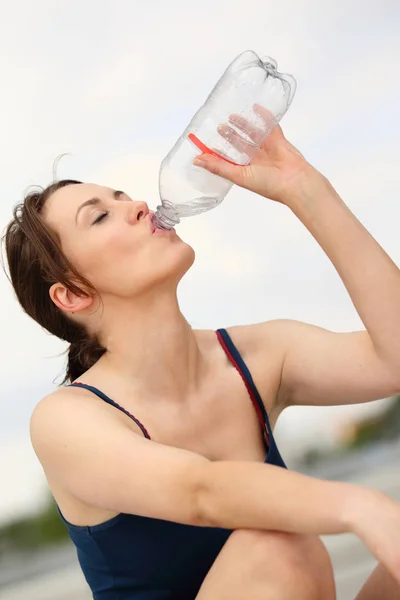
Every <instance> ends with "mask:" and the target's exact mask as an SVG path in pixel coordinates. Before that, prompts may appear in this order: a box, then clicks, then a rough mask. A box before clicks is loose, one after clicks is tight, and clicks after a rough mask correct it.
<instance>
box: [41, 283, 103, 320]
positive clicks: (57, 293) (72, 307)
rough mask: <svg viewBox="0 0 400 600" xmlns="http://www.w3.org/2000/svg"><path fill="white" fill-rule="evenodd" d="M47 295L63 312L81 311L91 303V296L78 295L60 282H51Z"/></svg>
mask: <svg viewBox="0 0 400 600" xmlns="http://www.w3.org/2000/svg"><path fill="white" fill-rule="evenodd" d="M49 295H50V298H51V299H52V301H53V302H54V304H55V305H56V306H57V307H58V308H59V309H60V310H62V311H64V312H69V313H77V312H81V311H82V310H85V309H86V308H89V306H91V305H92V304H93V296H78V295H77V294H74V292H71V291H70V290H68V289H67V288H66V287H65V285H63V284H62V283H53V285H52V286H51V288H50V290H49Z"/></svg>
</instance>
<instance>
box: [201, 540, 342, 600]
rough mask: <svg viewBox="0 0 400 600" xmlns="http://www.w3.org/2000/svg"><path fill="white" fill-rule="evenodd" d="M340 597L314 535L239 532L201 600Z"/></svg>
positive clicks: (324, 599)
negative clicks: (337, 594) (337, 595)
mask: <svg viewBox="0 0 400 600" xmlns="http://www.w3.org/2000/svg"><path fill="white" fill-rule="evenodd" d="M294 598H296V600H334V599H335V598H336V593H335V583H334V579H333V572H332V565H331V561H330V558H329V555H328V553H327V551H326V549H325V546H324V545H323V543H322V542H321V540H319V539H318V538H316V537H314V536H303V535H297V534H286V533H281V532H272V531H256V530H244V529H243V530H242V529H241V530H237V531H234V532H233V533H232V534H231V536H230V537H229V539H228V541H227V542H226V544H225V545H224V547H223V549H222V550H221V552H220V554H219V555H218V557H217V559H216V560H215V562H214V564H213V566H212V568H211V569H210V571H209V573H208V575H207V577H206V578H205V580H204V582H203V585H202V586H201V588H200V591H199V593H198V595H197V597H196V600H228V599H229V600H239V599H240V600H243V599H246V600H270V599H271V600H272V599H273V600H293V599H294Z"/></svg>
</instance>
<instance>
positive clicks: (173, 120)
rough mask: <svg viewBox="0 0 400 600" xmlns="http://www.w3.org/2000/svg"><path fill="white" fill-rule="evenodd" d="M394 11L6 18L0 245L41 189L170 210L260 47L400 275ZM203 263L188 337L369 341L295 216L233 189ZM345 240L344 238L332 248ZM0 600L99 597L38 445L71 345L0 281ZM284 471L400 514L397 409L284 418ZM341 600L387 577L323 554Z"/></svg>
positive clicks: (147, 10) (245, 10) (282, 2)
mask: <svg viewBox="0 0 400 600" xmlns="http://www.w3.org/2000/svg"><path fill="white" fill-rule="evenodd" d="M399 30H400V3H399V2H398V0H352V1H351V2H350V1H349V0H325V1H324V2H320V1H318V0H279V2H278V1H277V0H275V1H274V2H270V1H268V0H252V2H250V3H247V4H246V3H243V2H239V1H237V0H229V2H227V1H225V0H203V1H202V2H196V3H194V2H184V1H183V0H170V1H169V2H162V1H161V0H158V1H157V0H146V2H144V1H143V0H142V1H139V0H113V1H111V0H97V1H94V0H91V1H90V0H79V1H78V0H36V1H35V2H32V1H31V0H13V2H12V3H11V2H7V1H5V0H0V78H1V94H0V161H1V178H0V199H1V200H0V228H1V230H3V229H4V227H5V226H6V224H7V222H8V220H9V219H10V217H11V210H12V207H13V205H14V204H15V203H16V202H18V201H20V200H22V198H23V194H24V192H25V191H26V190H27V188H28V187H29V186H31V185H35V184H40V185H47V184H48V183H49V182H50V181H51V180H52V178H53V163H54V161H55V159H56V158H57V156H59V155H60V154H62V153H68V156H66V157H65V158H64V159H63V160H62V161H61V162H60V164H59V166H58V168H57V176H58V177H59V178H63V177H71V178H74V179H82V180H84V181H93V182H96V183H100V184H103V185H109V186H111V187H115V188H117V189H123V190H125V191H126V192H127V193H128V194H129V195H130V196H131V197H133V198H135V199H144V200H146V201H147V202H148V203H149V205H150V207H151V208H153V209H154V208H155V207H156V205H157V203H158V187H157V184H158V181H157V178H158V169H159V165H160V162H161V160H162V158H163V157H164V156H165V155H166V154H167V152H168V151H169V149H170V148H171V147H172V145H173V144H174V143H175V141H176V139H177V137H178V136H179V135H180V134H181V132H182V131H183V130H184V128H185V127H186V125H187V124H188V122H189V120H190V118H191V117H192V115H193V113H194V112H195V111H196V110H197V109H198V108H199V106H200V105H201V104H202V103H203V101H204V100H205V98H206V97H207V95H208V93H209V92H210V90H211V89H212V87H213V86H214V84H215V83H216V81H217V79H218V78H219V77H220V76H221V74H222V72H223V71H224V70H225V68H226V67H227V65H228V64H229V62H230V61H231V60H232V59H233V58H234V57H235V56H236V55H237V54H239V53H240V52H242V51H243V50H246V49H253V50H255V51H256V52H257V53H258V54H259V55H261V56H263V55H270V56H272V57H274V58H275V59H276V60H277V61H278V68H279V70H281V71H284V72H285V71H286V72H289V73H292V74H293V75H294V76H295V78H296V79H297V82H298V89H297V93H296V96H295V99H294V102H293V104H292V106H291V108H290V110H289V112H288V114H287V115H286V116H285V117H284V120H283V122H282V126H283V129H284V132H285V134H286V136H287V137H288V138H289V140H290V141H291V142H292V143H294V144H295V145H296V146H298V147H299V149H300V150H301V152H302V153H303V154H305V156H306V157H307V158H308V160H309V161H310V162H311V163H313V164H314V165H315V166H316V167H317V168H318V169H319V170H320V171H322V172H323V173H324V174H325V175H326V176H327V177H328V178H329V179H330V181H331V182H332V183H333V185H334V186H335V187H336V189H337V190H338V192H339V193H340V194H341V196H342V197H343V198H344V199H345V201H346V202H347V204H348V205H349V207H350V208H351V210H353V212H354V213H355V214H356V215H357V217H358V218H359V219H360V220H361V221H362V223H363V224H364V225H365V226H366V227H367V228H368V229H369V231H370V232H371V233H372V234H373V236H374V237H375V238H376V239H377V240H378V241H379V243H380V244H381V245H382V246H383V247H384V248H385V250H386V251H387V252H388V253H389V254H390V256H391V257H392V258H393V259H394V261H395V262H396V263H397V264H400V242H399V217H400V168H399V164H400V116H399V106H400V78H399V76H398V72H399V65H400V36H399ZM179 234H180V236H181V237H183V239H186V240H187V241H188V242H189V243H191V244H192V245H193V246H194V248H195V250H196V253H197V261H196V263H195V266H194V267H193V268H192V270H191V271H190V273H189V274H188V275H187V276H186V278H185V280H184V282H183V283H182V285H181V288H180V300H181V304H182V309H183V312H184V313H185V314H186V315H187V318H188V320H189V322H190V323H191V324H192V326H193V327H195V328H203V327H204V328H217V327H224V326H229V325H234V324H241V323H250V322H257V321H264V320H269V319H274V318H282V317H283V318H292V319H298V320H302V321H306V322H309V323H313V324H316V325H319V326H322V327H326V328H328V329H332V330H335V331H350V330H357V329H359V328H361V327H362V324H361V322H360V320H359V318H358V316H357V314H356V313H355V310H354V308H353V306H352V303H351V301H350V299H349V298H348V296H347V293H346V291H345V289H344V287H343V285H342V283H341V281H340V279H339V277H338V275H337V274H336V272H335V270H334V268H333V267H332V265H331V263H330V262H329V260H328V259H327V258H326V257H325V256H324V254H323V252H322V251H321V249H320V248H319V247H318V245H317V244H316V243H315V241H314V240H313V238H312V237H311V236H310V234H309V233H308V232H307V231H306V230H305V229H304V228H303V226H302V225H301V224H300V223H299V222H297V221H296V219H295V217H294V216H293V215H291V214H290V213H289V211H288V210H287V209H285V207H283V206H280V205H276V204H274V203H272V202H270V201H268V200H266V199H264V198H259V197H256V196H254V195H252V194H250V193H248V192H245V191H243V190H241V189H233V190H232V191H231V192H230V193H229V196H228V197H227V199H226V200H225V201H224V202H223V203H222V205H221V206H220V207H218V208H217V209H216V210H213V211H212V212H209V213H206V214H204V215H201V216H198V217H196V218H192V219H186V220H183V222H182V223H181V224H180V225H179ZM338 235H340V232H338ZM0 297H1V311H0V331H1V345H0V386H1V398H2V403H1V408H2V412H1V418H0V481H1V494H0V599H1V600H14V599H17V598H18V599H19V598H29V599H30V600H50V599H51V600H66V599H67V598H68V599H71V598H74V599H76V600H84V599H87V598H89V597H90V595H89V593H88V591H87V588H86V584H85V583H84V581H83V577H82V575H81V573H80V571H79V568H78V565H77V561H76V557H75V554H74V550H73V548H72V547H71V545H70V543H69V541H68V539H67V538H66V530H65V528H64V526H63V525H62V523H61V522H60V521H59V519H58V516H57V514H56V511H55V507H54V504H53V503H52V501H51V498H50V496H49V493H48V490H47V486H46V482H45V479H44V477H43V474H42V471H41V468H40V465H39V463H38V462H37V459H36V457H35V455H34V453H33V451H32V449H31V446H30V441H29V418H30V415H31V412H32V410H33V408H34V406H35V404H36V403H37V402H38V401H39V400H40V399H41V397H43V396H44V395H45V394H47V393H49V392H50V391H52V390H53V389H55V387H56V386H57V385H58V384H59V383H60V381H61V379H62V373H63V369H64V365H65V355H64V352H65V346H64V344H63V343H61V342H60V341H59V340H56V339H53V338H52V337H51V336H50V335H48V334H47V333H46V332H44V331H42V330H41V329H40V328H39V327H38V325H36V324H35V323H34V322H33V321H31V320H29V318H28V317H26V316H25V315H24V314H23V313H22V311H21V309H20V308H19V306H18V304H17V302H16V300H15V299H14V296H13V293H12V290H11V287H10V285H9V283H8V281H7V279H6V277H5V276H4V275H3V274H1V276H0ZM277 437H278V441H279V442H280V445H281V447H282V454H283V456H284V457H285V459H286V460H287V463H288V465H289V466H290V467H291V468H293V469H296V470H299V471H303V472H307V473H312V474H315V475H317V476H321V477H326V478H331V479H343V480H345V479H346V480H351V481H357V482H360V483H365V484H367V485H371V486H373V487H376V488H379V489H381V490H383V491H385V492H386V493H388V494H390V495H391V496H392V497H395V498H397V499H399V500H400V480H399V479H400V478H399V475H398V464H399V458H400V399H399V398H389V399H383V400H380V401H378V402H375V403H371V404H369V405H363V406H347V407H334V408H307V407H301V408H291V409H289V410H287V411H286V413H285V414H284V415H283V417H282V418H281V420H280V422H279V424H278V427H277ZM325 541H326V543H327V546H328V549H329V552H330V553H331V556H332V559H333V563H334V568H335V576H336V580H337V586H338V592H339V596H338V597H339V600H351V599H352V598H354V597H355V595H356V592H357V590H358V589H359V588H360V586H361V585H362V582H363V581H364V580H365V578H366V577H367V576H368V574H369V573H370V572H371V570H372V569H373V567H374V564H375V563H374V560H373V558H372V557H371V556H370V555H369V554H368V552H367V551H366V550H365V549H364V548H363V547H362V546H361V544H359V543H358V542H357V541H356V540H355V539H353V538H352V537H351V536H339V537H335V538H333V537H331V538H328V539H326V540H325Z"/></svg>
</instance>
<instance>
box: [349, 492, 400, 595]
mask: <svg viewBox="0 0 400 600" xmlns="http://www.w3.org/2000/svg"><path fill="white" fill-rule="evenodd" d="M365 492H366V494H365V497H364V499H362V500H361V502H360V504H359V506H358V507H356V506H355V507H354V509H355V511H356V512H355V516H354V518H352V519H351V523H350V531H351V532H352V533H354V534H355V535H357V536H358V537H359V538H360V539H361V541H363V542H364V544H365V545H366V546H367V547H368V548H369V550H370V551H371V552H372V554H373V555H374V556H375V557H376V558H377V559H378V560H379V561H380V562H381V563H383V564H384V565H385V567H386V568H387V569H388V571H389V572H390V573H391V574H392V576H393V577H394V578H395V579H396V581H397V582H398V583H399V585H400V503H399V502H396V501H395V500H392V499H391V498H389V497H388V496H385V495H384V494H382V493H381V492H378V491H375V490H365Z"/></svg>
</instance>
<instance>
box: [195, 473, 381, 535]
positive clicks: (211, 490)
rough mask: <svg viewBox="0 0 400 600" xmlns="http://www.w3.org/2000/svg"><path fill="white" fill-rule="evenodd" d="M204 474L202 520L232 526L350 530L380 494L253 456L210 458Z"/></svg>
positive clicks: (315, 531) (327, 531) (326, 531)
mask: <svg viewBox="0 0 400 600" xmlns="http://www.w3.org/2000/svg"><path fill="white" fill-rule="evenodd" d="M201 479H202V480H201V483H200V484H199V501H198V502H199V514H200V518H201V521H202V523H203V524H205V525H208V526H215V527H224V528H227V529H243V528H245V529H264V530H268V529H272V530H279V531H285V532H295V533H305V534H317V535H322V534H333V533H344V532H346V531H351V530H352V528H353V522H354V521H355V518H356V514H357V511H361V510H362V509H363V508H365V507H366V506H368V498H369V497H370V496H372V497H373V496H374V494H375V492H373V491H370V490H367V489H364V488H361V487H358V486H355V485H352V484H347V483H339V482H331V481H324V480H319V479H314V478H312V477H307V476H305V475H301V474H299V473H294V472H292V471H287V470H286V469H282V468H280V467H275V466H272V465H266V464H259V463H252V462H213V463H207V465H206V466H205V469H204V471H203V473H202V478H201Z"/></svg>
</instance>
